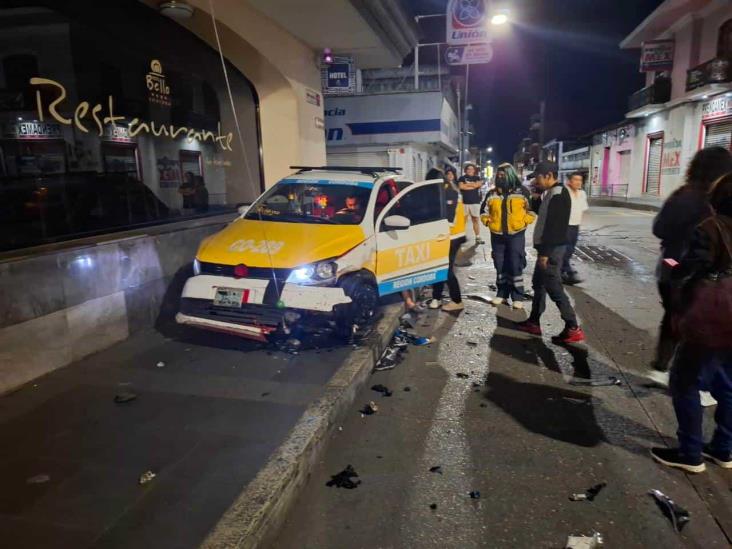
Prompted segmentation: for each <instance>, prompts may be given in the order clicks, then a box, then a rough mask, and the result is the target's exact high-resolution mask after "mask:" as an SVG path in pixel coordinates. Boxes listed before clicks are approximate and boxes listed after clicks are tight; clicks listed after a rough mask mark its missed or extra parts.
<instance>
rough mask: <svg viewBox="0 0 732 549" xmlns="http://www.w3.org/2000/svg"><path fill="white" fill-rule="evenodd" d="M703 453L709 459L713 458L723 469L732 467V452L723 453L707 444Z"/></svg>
mask: <svg viewBox="0 0 732 549" xmlns="http://www.w3.org/2000/svg"><path fill="white" fill-rule="evenodd" d="M702 455H703V456H704V457H705V458H707V459H711V460H712V461H713V462H714V463H716V464H717V465H719V466H720V467H722V468H723V469H732V452H727V453H726V454H723V453H720V452H716V451H714V450H712V447H711V446H709V445H707V446H705V447H704V450H703V451H702Z"/></svg>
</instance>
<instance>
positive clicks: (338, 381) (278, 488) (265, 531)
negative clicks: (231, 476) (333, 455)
mask: <svg viewBox="0 0 732 549" xmlns="http://www.w3.org/2000/svg"><path fill="white" fill-rule="evenodd" d="M401 310H402V307H401V305H388V306H387V307H385V308H384V316H383V318H382V319H381V320H380V321H379V322H378V323H377V325H376V328H375V330H374V332H375V333H374V334H373V335H372V336H371V338H370V340H369V342H368V344H366V345H364V346H363V347H359V348H357V349H355V350H354V351H353V352H352V353H351V354H350V355H349V357H348V359H347V360H346V361H344V363H343V364H342V365H341V367H340V368H339V369H338V370H337V371H336V373H335V374H334V375H333V377H332V378H331V379H330V381H329V382H328V383H327V384H326V387H325V392H324V393H323V395H322V396H321V397H320V398H319V399H318V400H316V401H315V402H313V403H312V404H311V405H310V406H309V407H308V408H307V410H305V413H304V414H303V415H302V417H301V418H300V419H299V420H298V422H297V424H296V425H295V427H293V429H292V431H290V434H289V435H288V436H287V439H286V440H285V441H284V442H283V443H282V444H281V445H280V447H279V448H278V449H277V450H275V452H274V453H273V454H272V455H271V456H270V458H269V461H268V462H267V464H266V465H265V466H264V467H263V468H262V470H260V471H259V473H258V474H257V476H256V477H255V478H254V480H252V481H251V482H250V483H249V484H248V485H247V486H246V487H245V488H244V490H243V491H242V492H241V493H240V494H239V495H238V496H237V498H236V500H235V501H234V503H232V505H231V506H230V507H229V509H228V510H227V511H226V513H224V515H223V516H222V517H221V519H219V522H218V523H217V524H216V526H215V527H214V529H213V530H212V531H211V532H210V533H209V535H208V536H207V537H206V539H205V540H204V542H203V543H202V544H201V547H202V548H205V549H214V548H216V549H219V548H222V547H225V548H234V547H236V548H247V549H248V548H254V547H259V546H261V545H262V544H263V543H265V542H267V541H268V540H271V538H272V537H273V535H274V534H275V533H276V532H277V530H278V528H279V526H280V525H281V524H282V523H283V522H284V520H285V517H286V516H287V512H288V510H289V509H290V506H291V505H292V504H293V503H294V502H295V500H296V499H297V497H298V495H299V494H300V490H301V489H302V488H303V486H304V485H305V481H306V480H307V478H308V476H309V474H310V471H311V469H312V467H313V466H314V464H315V463H316V461H317V460H318V459H319V457H320V456H321V455H322V452H323V450H324V449H325V445H326V443H327V439H328V435H329V434H330V433H331V432H332V430H333V429H334V428H335V426H336V425H337V424H338V423H339V421H340V419H341V418H342V417H343V414H344V413H345V412H346V411H347V410H348V408H349V406H350V405H351V404H352V403H353V400H354V399H355V397H356V394H357V393H358V391H359V390H360V389H361V388H362V387H363V385H364V384H365V383H366V382H367V380H368V378H369V375H370V374H371V371H372V369H373V367H374V365H375V364H376V361H377V360H378V358H379V357H380V356H381V354H382V352H383V350H384V348H385V347H386V346H387V345H388V343H389V341H390V340H391V337H392V334H393V333H394V330H396V328H397V327H398V325H399V315H400V313H401Z"/></svg>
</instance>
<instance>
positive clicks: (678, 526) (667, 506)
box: [648, 490, 691, 532]
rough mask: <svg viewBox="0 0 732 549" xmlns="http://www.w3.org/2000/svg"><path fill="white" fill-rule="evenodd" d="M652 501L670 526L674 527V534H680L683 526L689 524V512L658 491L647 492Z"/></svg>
mask: <svg viewBox="0 0 732 549" xmlns="http://www.w3.org/2000/svg"><path fill="white" fill-rule="evenodd" d="M648 493H649V494H650V495H651V496H653V499H654V500H656V504H657V505H658V507H659V509H661V511H662V512H663V514H664V515H666V517H667V518H668V519H669V520H670V521H671V525H672V526H673V527H674V530H675V531H676V532H681V530H683V529H684V526H686V524H687V523H688V522H689V520H690V519H691V516H690V515H689V511H687V510H686V509H684V508H683V507H681V506H680V505H679V504H678V503H676V502H675V501H674V500H672V499H671V498H670V497H668V496H667V495H666V494H664V493H663V492H661V491H660V490H650V491H649V492H648Z"/></svg>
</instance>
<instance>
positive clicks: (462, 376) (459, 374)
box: [455, 372, 470, 379]
mask: <svg viewBox="0 0 732 549" xmlns="http://www.w3.org/2000/svg"><path fill="white" fill-rule="evenodd" d="M455 377H457V378H460V379H468V378H469V377H470V376H469V375H468V374H464V373H463V372H458V373H457V374H455Z"/></svg>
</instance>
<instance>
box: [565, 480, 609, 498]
mask: <svg viewBox="0 0 732 549" xmlns="http://www.w3.org/2000/svg"><path fill="white" fill-rule="evenodd" d="M605 486H607V482H601V483H599V484H595V485H594V486H593V487H592V488H589V489H588V490H587V491H585V492H581V493H578V494H572V495H570V496H569V500H570V501H594V500H595V498H596V497H597V495H598V494H599V493H600V492H601V491H602V489H603V488H605Z"/></svg>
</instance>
